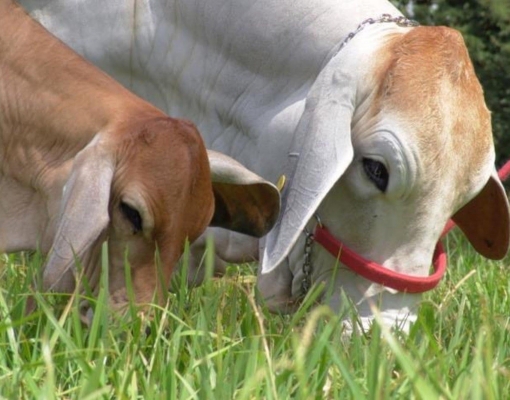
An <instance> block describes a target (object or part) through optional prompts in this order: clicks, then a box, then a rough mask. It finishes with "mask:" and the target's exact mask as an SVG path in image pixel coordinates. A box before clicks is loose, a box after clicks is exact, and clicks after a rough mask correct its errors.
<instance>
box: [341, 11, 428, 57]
mask: <svg viewBox="0 0 510 400" xmlns="http://www.w3.org/2000/svg"><path fill="white" fill-rule="evenodd" d="M385 22H393V23H395V24H397V25H398V26H402V27H412V26H418V25H420V24H419V23H418V22H416V21H413V20H412V19H408V18H406V17H404V16H399V17H393V16H391V15H390V14H382V15H381V16H380V17H378V18H367V19H366V20H364V21H363V22H362V23H361V24H359V25H358V27H357V28H356V30H355V31H353V32H351V33H349V34H348V35H347V37H346V38H345V39H344V41H343V42H342V44H340V47H339V48H338V50H337V51H336V52H335V55H337V54H338V53H339V52H340V50H342V49H343V48H344V47H345V46H346V45H347V43H349V42H350V41H351V40H352V39H353V38H354V36H356V35H357V34H358V33H359V32H361V31H362V30H363V29H365V28H366V27H367V26H369V25H372V24H377V23H385Z"/></svg>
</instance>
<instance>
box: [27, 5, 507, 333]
mask: <svg viewBox="0 0 510 400" xmlns="http://www.w3.org/2000/svg"><path fill="white" fill-rule="evenodd" d="M22 3H23V4H24V5H25V6H26V7H27V8H29V9H30V11H31V13H32V15H33V16H34V17H36V18H38V19H39V20H40V21H41V22H42V23H43V24H44V25H45V26H46V27H47V28H48V29H49V30H51V31H52V32H53V33H55V34H56V35H57V36H59V37H60V38H62V39H63V40H64V41H65V42H66V43H68V44H69V45H71V47H73V48H74V49H75V50H76V51H78V52H79V53H81V54H83V55H84V56H85V57H86V58H88V59H90V60H92V61H93V62H94V63H96V64H97V65H99V66H100V67H101V68H103V69H105V70H106V71H107V72H109V73H110V74H112V75H113V76H114V77H116V78H117V79H119V80H120V81H121V82H123V83H124V84H125V85H127V86H128V87H129V88H131V89H132V90H134V91H135V92H136V93H138V94H139V95H141V96H142V97H144V98H146V99H148V100H149V101H151V102H152V103H154V104H156V105H157V106H159V107H161V108H163V109H165V110H166V111H168V112H169V113H170V114H173V115H177V116H182V117H186V118H190V119H192V120H193V121H194V122H195V123H196V124H197V125H198V127H199V128H200V130H201V132H202V134H203V135H204V137H205V140H206V143H207V144H208V146H210V147H212V148H213V149H216V150H220V151H223V152H226V153H228V154H230V155H231V156H233V157H235V158H236V159H237V160H239V161H241V162H242V163H243V164H244V165H246V166H247V167H248V168H250V169H252V170H254V171H255V172H257V173H258V174H260V175H261V176H263V177H265V178H266V179H268V180H271V181H273V182H276V181H277V180H278V179H279V178H280V177H285V178H286V179H285V180H286V182H285V184H284V187H283V192H282V195H283V209H282V210H283V211H282V213H281V216H280V219H279V221H278V222H277V225H276V227H275V228H274V229H273V230H272V231H271V232H270V234H269V235H267V237H266V238H265V240H264V241H263V243H261V247H260V253H259V250H258V246H257V242H256V241H255V240H252V239H249V238H247V237H240V236H236V235H233V234H229V233H226V232H225V231H221V230H214V234H215V236H216V248H217V258H216V260H217V268H218V270H219V271H221V269H222V268H223V263H224V262H226V261H227V262H228V261H240V260H249V259H257V258H259V255H260V262H261V268H260V276H259V283H258V287H259V289H260V291H261V294H262V296H263V297H264V298H265V299H266V301H267V303H268V304H269V306H270V307H271V308H272V309H273V310H283V311H288V310H292V308H293V307H294V305H295V304H296V303H298V301H299V299H300V298H301V297H302V295H303V292H304V291H305V290H306V286H308V284H309V283H315V282H325V283H326V284H327V286H328V287H329V288H330V291H328V292H330V295H329V296H328V298H327V299H326V298H325V299H324V300H325V301H326V302H328V303H329V304H330V305H331V306H332V307H333V308H335V309H336V308H339V307H340V305H341V302H342V298H343V296H342V292H345V293H346V294H347V295H348V297H350V299H351V300H352V302H353V303H354V304H355V305H356V307H357V309H358V311H359V315H360V318H361V321H362V323H363V324H364V325H365V324H368V323H369V322H370V320H371V319H372V311H371V306H372V305H373V304H377V305H378V306H379V308H380V311H381V314H382V317H383V318H384V319H385V320H387V321H388V322H390V323H393V322H395V321H401V320H402V319H406V318H407V319H406V321H407V322H409V321H411V320H413V318H414V311H415V310H414V308H415V306H416V304H417V302H418V300H419V298H420V295H419V294H414V293H410V292H414V291H415V290H414V289H409V290H407V291H408V293H405V292H402V291H398V290H395V289H392V288H391V287H388V286H387V285H385V284H384V279H383V280H380V281H377V280H376V281H375V282H373V281H370V280H368V279H366V278H364V277H362V276H361V275H359V274H356V273H354V272H353V271H352V270H351V269H350V268H348V267H347V266H346V265H343V264H340V265H337V264H338V262H337V261H336V260H335V258H336V255H335V256H333V255H331V254H330V253H329V252H327V251H326V250H325V249H324V248H323V247H322V246H321V245H319V244H318V243H313V242H312V243H310V242H309V243H305V242H306V237H307V236H306V234H304V232H306V231H307V230H308V231H313V229H314V227H315V226H316V225H317V221H316V219H315V218H314V214H317V215H318V216H319V217H320V220H321V222H322V224H324V226H326V227H328V229H329V231H330V232H331V233H332V234H333V235H334V236H335V237H336V238H339V239H341V240H342V242H343V243H344V244H345V245H346V246H348V247H349V248H351V249H352V250H354V251H355V252H357V253H358V254H360V255H362V256H363V257H365V258H366V259H370V260H372V261H374V262H376V263H378V264H380V265H381V266H382V267H384V268H385V269H386V271H396V272H400V273H403V274H405V277H404V281H405V280H406V279H407V278H409V280H411V281H412V279H413V277H414V278H416V277H424V276H426V275H428V273H429V268H430V265H431V260H432V257H433V253H434V249H435V247H436V243H437V241H438V239H439V237H440V235H441V232H442V229H443V227H444V226H445V223H446V222H447V221H448V219H449V218H450V217H453V219H454V220H455V221H456V222H457V224H458V225H459V226H460V227H461V229H462V230H463V231H464V232H465V234H466V235H467V237H468V239H469V240H470V241H471V243H472V244H473V245H474V247H475V248H476V249H477V251H479V252H480V253H481V254H483V255H485V256H487V257H490V258H496V259H498V258H502V257H503V256H504V255H505V254H506V252H507V249H508V243H509V211H508V201H507V198H506V196H505V193H504V191H503V189H502V186H501V183H500V182H499V180H498V178H497V177H496V175H495V170H494V148H493V141H492V134H491V124H490V115H489V111H488V110H487V108H486V106H485V103H484V99H483V93H482V89H481V87H480V84H479V82H478V80H477V78H476V76H475V73H474V71H473V67H472V65H471V62H470V60H469V56H468V53H467V50H466V47H465V45H464V43H463V40H462V37H461V36H460V34H459V33H458V32H456V31H454V30H452V29H448V28H445V27H415V26H412V25H413V24H411V23H409V21H406V20H405V19H404V20H403V19H401V18H399V17H402V15H401V13H400V12H399V11H398V10H397V9H396V8H395V7H394V6H393V5H391V4H390V3H389V2H388V1H385V0H365V1H358V0H356V1H355V0H351V1H339V0H279V1H269V0H259V1H253V0H187V1H177V0H144V1H141V0H138V1H134V2H125V1H120V0H110V1H108V2H103V1H99V0H96V1H91V0H89V1H87V2H81V1H77V0H47V1H44V2H41V1H40V0H24V1H22ZM383 14H389V16H387V17H384V18H379V17H380V16H381V15H383ZM374 20H375V21H374ZM358 27H359V28H358ZM282 181H283V179H282ZM305 244H307V245H308V247H309V248H310V251H309V252H306V254H305V251H304V248H305ZM200 247H201V244H200V243H198V244H197V246H196V247H195V251H196V253H195V254H194V255H195V259H196V260H198V259H200V255H199V250H200ZM305 259H306V260H307V262H306V263H305ZM197 263H198V262H197ZM304 264H305V268H303V265H304ZM192 268H196V265H194V266H192ZM304 269H305V272H304ZM197 274H198V278H197V279H198V281H199V280H200V279H201V278H200V277H201V275H200V273H199V272H198V273H197ZM406 277H407V278H406ZM303 280H304V281H305V284H304V285H303ZM404 290H405V289H404Z"/></svg>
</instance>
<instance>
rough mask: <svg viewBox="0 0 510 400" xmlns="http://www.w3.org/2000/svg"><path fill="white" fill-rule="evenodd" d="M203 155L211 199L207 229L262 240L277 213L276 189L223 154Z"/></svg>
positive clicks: (278, 208) (278, 201) (278, 202)
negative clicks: (212, 197) (206, 163)
mask: <svg viewBox="0 0 510 400" xmlns="http://www.w3.org/2000/svg"><path fill="white" fill-rule="evenodd" d="M207 152H208V155H209V164H210V166H211V178H212V185H213V192H214V199H215V211H214V215H213V218H212V221H211V223H210V225H211V226H218V227H222V228H226V229H230V230H233V231H236V232H240V233H245V234H247V235H251V236H256V237H261V236H264V235H265V234H266V233H267V232H268V231H269V230H270V229H271V228H272V227H273V225H274V223H275V222H276V219H277V218H278V213H279V211H280V193H279V191H278V189H277V188H276V186H274V185H273V184H271V183H270V182H267V181H266V180H264V179H263V178H261V177H260V176H258V175H256V174H254V173H253V172H251V171H249V170H248V169H247V168H245V167H244V166H242V165H241V164H239V163H238V162H237V161H235V160H234V159H232V158H230V157H228V156H226V155H224V154H220V153H217V152H215V151H211V150H208V151H207Z"/></svg>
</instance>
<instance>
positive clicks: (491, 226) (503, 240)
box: [452, 171, 510, 260]
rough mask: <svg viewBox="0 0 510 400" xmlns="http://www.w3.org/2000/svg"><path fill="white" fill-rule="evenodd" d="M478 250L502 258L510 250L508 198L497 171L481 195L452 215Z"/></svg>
mask: <svg viewBox="0 0 510 400" xmlns="http://www.w3.org/2000/svg"><path fill="white" fill-rule="evenodd" d="M452 219H453V221H454V222H455V223H456V224H457V225H458V226H459V228H460V229H461V230H462V232H464V234H465V235H466V237H467V238H468V240H469V241H470V242H471V244H472V245H473V247H474V248H475V250H476V251H478V252H479V253H480V254H481V255H483V256H484V257H487V258H490V259H493V260H500V259H502V258H503V257H504V256H505V255H506V254H507V252H508V246H509V242H510V232H509V231H510V213H509V206H508V198H507V196H506V193H505V189H504V188H503V185H502V184H501V182H500V180H499V178H498V176H497V173H496V171H494V172H493V174H492V176H491V177H490V178H489V181H488V182H487V184H486V185H485V187H484V188H483V189H482V191H481V192H480V193H478V195H476V197H475V198H474V199H472V200H471V201H470V202H469V203H467V204H466V205H465V206H464V207H462V208H461V209H460V210H459V211H457V212H456V213H455V215H454V216H453V217H452Z"/></svg>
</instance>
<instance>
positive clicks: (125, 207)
mask: <svg viewBox="0 0 510 400" xmlns="http://www.w3.org/2000/svg"><path fill="white" fill-rule="evenodd" d="M120 211H121V212H122V214H123V215H124V217H126V219H127V220H128V221H129V222H130V223H131V225H132V226H133V233H138V232H140V231H141V230H142V228H143V224H142V217H141V215H140V213H139V212H138V211H137V210H135V209H134V208H133V207H131V206H130V205H129V204H127V203H124V202H123V201H121V202H120Z"/></svg>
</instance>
